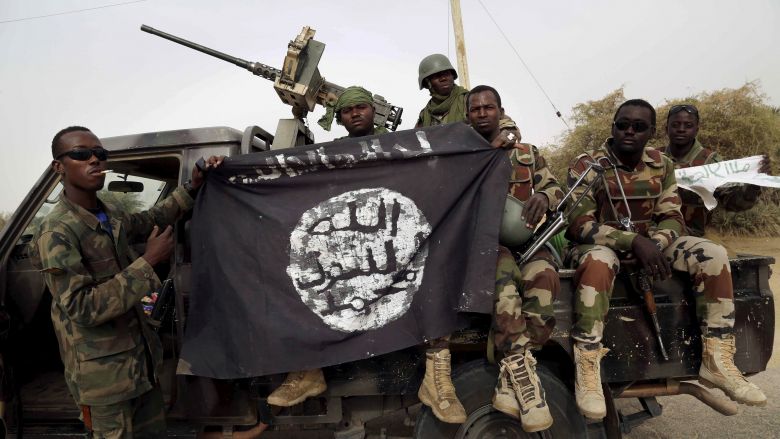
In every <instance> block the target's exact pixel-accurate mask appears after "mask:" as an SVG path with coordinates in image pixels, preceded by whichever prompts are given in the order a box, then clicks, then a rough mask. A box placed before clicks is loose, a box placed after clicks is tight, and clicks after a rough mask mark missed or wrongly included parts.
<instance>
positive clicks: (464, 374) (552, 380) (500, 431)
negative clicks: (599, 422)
mask: <svg viewBox="0 0 780 439" xmlns="http://www.w3.org/2000/svg"><path fill="white" fill-rule="evenodd" d="M536 372H537V374H539V378H540V379H541V380H542V385H543V386H544V390H545V393H546V396H547V404H549V406H550V411H551V412H552V416H553V425H552V427H550V428H549V429H547V430H545V431H542V432H539V433H526V432H524V431H523V429H522V427H521V426H520V421H518V420H516V419H514V418H511V417H509V416H507V415H505V414H503V413H501V412H499V411H497V410H496V409H494V408H493V405H492V403H491V400H492V398H493V390H494V389H495V386H496V381H497V380H498V367H497V366H495V365H491V364H489V363H488V362H487V361H485V360H475V361H471V362H469V363H466V364H464V365H462V366H460V367H458V368H457V370H456V371H455V372H454V373H453V379H452V382H453V383H454V384H455V389H456V391H457V393H458V398H459V399H460V402H461V403H462V404H463V407H465V409H466V413H468V418H467V419H466V422H464V423H463V424H461V425H455V424H446V423H444V422H440V421H439V420H438V419H436V416H434V415H433V412H431V410H430V409H429V408H428V407H425V406H423V408H422V410H420V414H419V415H418V417H417V423H416V425H415V429H414V437H415V439H444V438H447V439H450V438H457V439H475V438H481V439H493V438H587V437H588V433H587V425H586V423H585V418H584V417H583V416H582V415H581V414H580V412H579V411H578V410H577V404H576V402H575V400H574V395H573V394H572V393H571V391H570V390H569V389H568V388H567V387H566V385H564V384H563V383H562V382H561V380H559V379H558V378H557V377H556V376H555V375H553V374H552V372H550V371H549V369H547V368H546V367H545V366H544V365H542V364H539V365H537V368H536Z"/></svg>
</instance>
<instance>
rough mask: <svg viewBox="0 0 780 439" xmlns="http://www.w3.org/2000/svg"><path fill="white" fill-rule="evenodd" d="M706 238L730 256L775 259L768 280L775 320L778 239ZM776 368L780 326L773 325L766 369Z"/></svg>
mask: <svg viewBox="0 0 780 439" xmlns="http://www.w3.org/2000/svg"><path fill="white" fill-rule="evenodd" d="M706 237H707V238H708V239H711V240H713V241H715V242H718V243H720V244H722V245H723V246H724V247H726V250H728V252H729V255H730V256H734V255H735V254H736V253H750V254H754V255H765V256H773V257H775V258H777V262H778V263H776V264H774V265H773V266H772V277H771V278H770V279H769V287H770V288H771V289H772V292H773V293H774V295H775V318H777V316H779V315H780V265H778V264H780V238H747V237H744V236H720V235H717V234H713V233H708V234H707V236H706ZM776 367H780V324H775V343H774V349H773V350H772V358H770V360H769V364H768V365H767V368H776Z"/></svg>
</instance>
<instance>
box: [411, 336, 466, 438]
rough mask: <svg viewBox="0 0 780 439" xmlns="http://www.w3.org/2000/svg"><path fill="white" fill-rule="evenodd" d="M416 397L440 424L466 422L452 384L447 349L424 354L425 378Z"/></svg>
mask: <svg viewBox="0 0 780 439" xmlns="http://www.w3.org/2000/svg"><path fill="white" fill-rule="evenodd" d="M417 397H418V398H420V402H422V403H423V404H425V405H427V406H428V407H430V408H431V410H432V411H433V414H434V415H435V416H436V417H437V418H438V419H439V420H440V421H442V422H447V423H449V424H462V423H463V422H465V421H466V409H464V408H463V405H462V404H461V403H460V401H458V395H456V394H455V386H454V385H453V384H452V377H451V375H450V350H449V349H440V350H428V352H426V353H425V378H424V379H423V382H422V384H420V390H419V391H418V392H417Z"/></svg>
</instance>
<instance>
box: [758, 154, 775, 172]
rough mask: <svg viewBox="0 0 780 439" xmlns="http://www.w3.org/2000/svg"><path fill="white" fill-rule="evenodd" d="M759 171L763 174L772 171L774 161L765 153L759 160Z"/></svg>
mask: <svg viewBox="0 0 780 439" xmlns="http://www.w3.org/2000/svg"><path fill="white" fill-rule="evenodd" d="M758 172H760V173H762V174H771V173H772V162H771V161H770V160H769V156H768V155H766V154H764V156H763V158H761V161H760V162H758Z"/></svg>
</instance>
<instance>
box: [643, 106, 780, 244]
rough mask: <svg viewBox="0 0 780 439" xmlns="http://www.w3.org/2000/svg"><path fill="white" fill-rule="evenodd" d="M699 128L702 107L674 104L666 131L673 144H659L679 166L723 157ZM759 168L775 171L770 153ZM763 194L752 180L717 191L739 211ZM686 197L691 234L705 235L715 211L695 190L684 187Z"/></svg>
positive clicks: (725, 205) (720, 202) (722, 201)
mask: <svg viewBox="0 0 780 439" xmlns="http://www.w3.org/2000/svg"><path fill="white" fill-rule="evenodd" d="M698 132H699V110H697V109H696V107H694V106H693V105H686V104H684V105H674V106H672V107H671V108H670V109H669V114H668V116H667V117H666V135H667V136H668V137H669V145H668V146H665V147H661V148H658V150H659V151H661V152H663V153H664V154H666V155H667V156H668V157H669V158H670V159H672V161H673V162H674V167H675V168H676V169H680V168H688V167H691V166H702V165H708V164H710V163H715V162H720V161H722V159H721V157H720V155H718V153H716V152H714V151H713V150H711V149H709V148H705V147H704V146H703V145H702V144H701V143H699V140H698V139H696V135H697V134H698ZM759 172H763V173H765V174H768V173H769V172H771V165H770V161H769V157H768V156H767V155H764V159H763V160H762V161H761V165H760V168H759ZM759 195H761V186H755V185H752V184H739V185H733V186H728V187H722V188H719V189H718V190H716V191H715V198H716V199H717V200H718V206H722V207H723V208H724V209H726V210H728V211H731V212H739V211H743V210H748V209H750V208H752V207H753V206H754V205H755V204H756V201H757V200H758V196H759ZM680 198H681V199H682V214H683V218H684V219H685V225H686V227H687V228H688V234H690V235H693V236H700V237H701V236H704V229H705V227H706V226H707V224H708V223H709V222H710V217H711V214H710V212H709V211H708V210H707V208H706V207H705V206H704V201H702V199H701V197H699V196H698V195H696V193H695V192H693V191H689V190H686V189H680Z"/></svg>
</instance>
